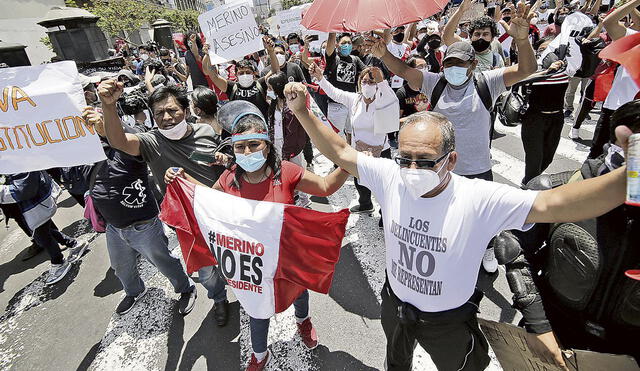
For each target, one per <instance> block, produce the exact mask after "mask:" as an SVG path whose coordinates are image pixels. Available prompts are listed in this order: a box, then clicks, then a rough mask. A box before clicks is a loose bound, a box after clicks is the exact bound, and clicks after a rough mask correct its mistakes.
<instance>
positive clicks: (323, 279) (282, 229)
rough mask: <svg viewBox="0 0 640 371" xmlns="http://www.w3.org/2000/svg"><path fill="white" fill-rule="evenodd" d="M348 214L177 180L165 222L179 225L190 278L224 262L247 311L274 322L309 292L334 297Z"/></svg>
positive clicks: (223, 271)
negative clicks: (333, 284) (273, 318)
mask: <svg viewBox="0 0 640 371" xmlns="http://www.w3.org/2000/svg"><path fill="white" fill-rule="evenodd" d="M348 217H349V211H348V210H346V209H345V210H341V211H339V212H335V213H323V212H319V211H314V210H309V209H304V208H300V207H296V206H293V205H285V204H281V203H274V202H266V201H254V200H247V199H244V198H239V197H235V196H232V195H229V194H226V193H223V192H219V191H216V190H213V189H211V188H206V187H202V186H198V185H194V184H192V183H189V182H187V181H186V180H183V179H177V180H176V181H174V182H173V183H172V184H170V185H169V186H168V187H167V192H166V195H165V198H164V201H163V202H162V212H161V214H160V218H161V219H162V220H163V221H164V222H165V223H167V224H168V225H170V226H173V227H175V228H176V233H177V236H178V241H179V242H180V247H181V248H182V254H183V256H184V259H185V261H186V263H187V271H188V272H189V273H191V272H194V271H196V270H198V269H199V268H201V267H204V266H208V265H218V268H219V271H220V273H221V274H222V275H223V276H224V277H225V278H226V280H227V283H228V284H229V286H231V288H232V289H233V290H234V293H235V295H236V297H237V298H238V300H239V301H240V303H241V304H242V306H243V307H244V308H245V310H246V311H247V313H248V314H249V315H250V316H252V317H254V318H269V317H271V316H273V314H274V313H279V312H282V311H284V310H285V309H287V308H288V307H289V306H290V305H291V304H292V303H293V302H294V301H295V299H296V298H297V297H298V296H299V295H300V294H301V293H302V292H303V291H304V290H305V289H311V290H313V291H317V292H320V293H324V294H326V293H328V292H329V289H330V287H331V281H332V279H333V272H334V268H335V264H336V263H337V262H338V259H339V257H340V247H341V245H342V239H343V237H344V233H345V227H346V224H347V219H348Z"/></svg>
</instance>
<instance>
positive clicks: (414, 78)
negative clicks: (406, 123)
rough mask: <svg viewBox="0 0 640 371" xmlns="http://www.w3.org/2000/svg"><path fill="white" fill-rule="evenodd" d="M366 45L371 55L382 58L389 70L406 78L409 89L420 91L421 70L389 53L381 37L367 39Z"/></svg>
mask: <svg viewBox="0 0 640 371" xmlns="http://www.w3.org/2000/svg"><path fill="white" fill-rule="evenodd" d="M366 46H367V48H368V49H370V50H371V52H372V53H373V55H375V56H376V57H378V58H380V59H382V61H383V62H384V64H385V65H386V66H387V68H388V69H389V71H391V72H393V73H394V74H396V75H398V76H400V77H402V78H403V79H405V80H407V82H408V83H409V86H411V89H413V90H418V91H420V89H421V88H422V72H420V70H418V69H416V68H412V67H409V65H407V64H406V63H404V62H403V61H402V60H400V59H399V58H396V57H395V56H394V55H393V54H391V53H389V51H388V50H387V45H386V44H385V43H384V41H383V40H382V39H369V40H367V42H366Z"/></svg>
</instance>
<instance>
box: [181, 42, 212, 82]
mask: <svg viewBox="0 0 640 371" xmlns="http://www.w3.org/2000/svg"><path fill="white" fill-rule="evenodd" d="M184 61H185V62H186V63H187V66H188V67H189V73H190V78H191V84H192V85H193V87H194V88H195V87H196V86H204V87H206V88H208V87H209V84H208V83H207V78H206V77H204V73H202V71H201V70H200V66H198V61H196V57H195V56H194V55H193V53H192V52H191V50H187V52H186V53H185V54H184Z"/></svg>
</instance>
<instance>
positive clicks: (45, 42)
mask: <svg viewBox="0 0 640 371" xmlns="http://www.w3.org/2000/svg"><path fill="white" fill-rule="evenodd" d="M40 42H41V43H42V44H43V45H44V46H46V47H47V48H48V49H49V50H51V51H54V50H53V44H51V39H50V38H49V36H42V37H41V38H40Z"/></svg>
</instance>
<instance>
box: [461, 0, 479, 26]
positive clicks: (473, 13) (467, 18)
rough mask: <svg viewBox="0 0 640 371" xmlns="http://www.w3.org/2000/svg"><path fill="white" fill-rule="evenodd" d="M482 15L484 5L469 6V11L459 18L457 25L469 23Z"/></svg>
mask: <svg viewBox="0 0 640 371" xmlns="http://www.w3.org/2000/svg"><path fill="white" fill-rule="evenodd" d="M483 15H484V4H482V3H475V4H471V8H469V10H467V11H466V13H464V14H463V15H462V18H460V23H458V24H463V23H469V22H471V21H472V20H474V19H476V18H480V17H482V16H483Z"/></svg>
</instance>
